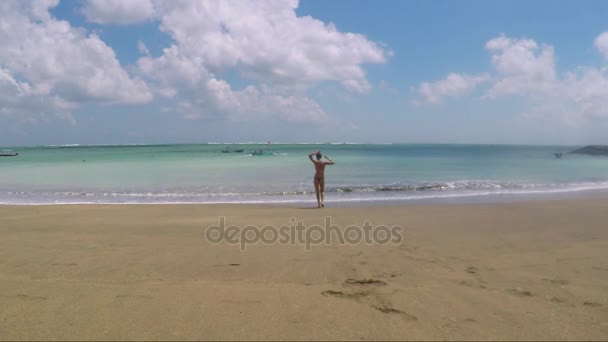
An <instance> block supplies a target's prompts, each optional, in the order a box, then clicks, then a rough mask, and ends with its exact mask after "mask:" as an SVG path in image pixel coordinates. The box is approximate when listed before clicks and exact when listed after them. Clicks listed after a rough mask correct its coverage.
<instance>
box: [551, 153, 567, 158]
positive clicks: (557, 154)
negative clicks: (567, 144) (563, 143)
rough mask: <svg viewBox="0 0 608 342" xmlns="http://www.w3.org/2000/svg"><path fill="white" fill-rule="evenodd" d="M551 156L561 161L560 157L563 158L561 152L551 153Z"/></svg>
mask: <svg viewBox="0 0 608 342" xmlns="http://www.w3.org/2000/svg"><path fill="white" fill-rule="evenodd" d="M553 156H554V157H555V158H557V159H562V157H563V156H564V154H563V153H561V152H558V153H553Z"/></svg>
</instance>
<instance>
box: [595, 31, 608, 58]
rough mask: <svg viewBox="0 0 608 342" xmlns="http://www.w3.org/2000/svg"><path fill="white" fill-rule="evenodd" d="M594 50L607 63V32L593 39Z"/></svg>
mask: <svg viewBox="0 0 608 342" xmlns="http://www.w3.org/2000/svg"><path fill="white" fill-rule="evenodd" d="M595 48H596V49H597V50H598V51H599V52H600V54H602V56H603V57H604V59H605V60H606V61H608V32H603V33H602V34H600V35H599V36H597V38H595Z"/></svg>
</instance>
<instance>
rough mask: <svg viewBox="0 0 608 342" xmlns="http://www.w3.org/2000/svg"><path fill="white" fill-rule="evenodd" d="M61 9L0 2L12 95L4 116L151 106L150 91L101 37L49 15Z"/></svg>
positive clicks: (0, 37) (1, 63)
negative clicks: (85, 106)
mask: <svg viewBox="0 0 608 342" xmlns="http://www.w3.org/2000/svg"><path fill="white" fill-rule="evenodd" d="M57 3H58V0H37V1H27V2H26V1H19V0H4V1H2V2H0V21H1V22H2V25H0V46H2V49H0V68H2V73H1V80H0V82H2V83H3V85H2V87H3V89H7V91H8V89H11V90H10V92H7V93H5V94H4V96H2V97H1V98H0V112H3V113H13V115H15V113H21V114H22V115H26V114H27V115H30V116H35V115H38V114H42V113H46V112H49V111H55V112H56V113H57V114H58V115H60V116H62V117H67V116H66V113H67V110H69V109H71V108H74V107H75V106H77V105H78V104H81V103H85V102H97V103H112V104H113V103H144V102H147V101H149V100H150V99H151V98H152V94H151V92H150V91H149V89H148V87H147V85H146V84H145V83H144V82H143V81H142V80H140V79H137V78H132V77H131V76H129V74H128V73H127V72H126V71H125V70H124V69H123V68H122V67H121V65H120V63H119V62H118V60H117V59H116V56H115V54H114V51H113V50H112V49H111V48H110V47H109V46H107V45H106V44H105V43H104V42H103V41H101V40H100V39H99V37H98V36H96V35H95V34H89V33H87V32H86V31H85V30H84V29H79V28H75V27H72V26H71V25H70V24H69V23H68V22H66V21H61V20H57V19H55V18H53V17H52V16H51V15H50V14H49V8H51V7H54V6H56V5H57ZM6 94H13V95H15V97H14V99H9V98H8V96H6ZM26 99H27V100H26ZM35 103H38V104H40V105H38V106H36V105H34V104H35ZM32 106H33V107H32Z"/></svg>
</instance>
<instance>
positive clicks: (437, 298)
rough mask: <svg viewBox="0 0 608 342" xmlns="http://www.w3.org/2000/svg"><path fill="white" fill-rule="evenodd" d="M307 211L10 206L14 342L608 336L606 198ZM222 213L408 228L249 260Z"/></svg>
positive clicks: (0, 253)
mask: <svg viewBox="0 0 608 342" xmlns="http://www.w3.org/2000/svg"><path fill="white" fill-rule="evenodd" d="M306 209H310V206H305V207H284V206H268V205H196V204H192V205H171V206H169V205H72V206H0V305H2V307H3V310H2V311H0V339H2V340H15V339H19V340H23V339H34V340H40V339H70V340H74V339H85V340H91V339H93V340H99V339H112V340H116V339H119V340H124V339H127V340H129V339H139V340H141V339H145V340H151V339H155V340H158V339H160V340H173V339H182V340H183V339H211V340H217V339H222V340H239V339H240V340H242V339H248V340H268V339H270V340H277V339H290V340H335V339H348V340H403V339H414V340H446V339H447V340H482V339H483V340H486V339H491V340H497V339H502V340H505V339H506V340H606V338H608V285H606V284H608V261H607V260H608V230H606V228H605V227H606V222H608V200H606V198H589V199H576V200H544V201H542V200H539V201H529V202H514V203H483V204H448V205H444V204H431V205H425V204H418V205H390V206H371V207H365V208H361V207H348V208H336V207H334V208H325V209H322V210H306ZM220 216H224V217H225V218H226V221H227V224H234V225H238V226H246V225H257V226H260V227H261V226H263V225H275V226H280V225H282V224H289V223H290V222H292V221H290V220H291V218H295V219H296V220H301V221H302V222H304V223H305V224H306V225H315V224H318V225H321V224H323V221H324V218H325V216H330V217H331V218H332V219H333V221H332V222H333V223H335V224H337V225H339V226H340V227H342V228H344V227H347V226H349V225H361V224H362V223H363V222H364V221H365V220H369V221H371V222H372V224H374V225H388V226H390V225H401V226H403V227H404V229H405V230H404V235H403V241H402V242H401V243H400V244H396V245H367V244H363V243H360V244H346V245H343V244H339V243H333V242H332V243H331V244H329V245H326V244H319V245H315V246H313V247H312V249H311V250H310V251H306V249H305V248H304V246H302V245H299V244H295V245H289V244H279V243H274V244H264V243H257V244H253V245H250V246H248V247H247V249H246V251H241V250H240V249H239V247H238V246H234V245H229V244H226V243H219V244H214V243H211V242H209V241H208V240H205V235H204V234H205V228H206V227H209V226H210V225H213V224H217V222H218V218H219V217H220ZM237 327H238V328H237Z"/></svg>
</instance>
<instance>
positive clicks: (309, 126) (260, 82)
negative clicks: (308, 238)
mask: <svg viewBox="0 0 608 342" xmlns="http://www.w3.org/2000/svg"><path fill="white" fill-rule="evenodd" d="M168 3H170V5H167V4H168ZM212 3H214V5H210V6H206V5H205V6H203V5H201V6H203V7H204V8H202V9H198V8H194V7H196V6H198V5H199V3H198V2H190V3H188V2H187V1H186V2H185V4H178V2H163V1H160V0H137V1H133V2H131V5H130V6H125V5H124V3H123V4H121V2H120V1H112V0H106V1H102V0H90V1H65V0H63V1H60V2H58V4H54V3H53V1H50V2H48V1H47V3H46V4H43V5H42V6H37V1H31V2H30V1H25V2H20V1H17V0H7V2H5V3H3V4H2V6H5V8H2V11H1V12H2V13H3V14H0V16H7V18H8V16H10V17H11V20H14V22H13V24H12V25H11V27H12V28H11V29H12V30H14V31H13V32H11V31H10V30H4V31H0V43H2V44H3V45H5V47H6V49H5V50H6V51H9V52H5V53H0V68H2V71H3V74H0V76H3V77H4V78H3V79H1V78H0V81H4V82H5V83H6V84H5V85H3V84H0V89H3V90H4V93H5V96H0V119H2V120H3V122H4V124H3V125H1V127H0V145H4V146H7V145H9V146H10V145H33V144H71V143H80V144H108V143H116V144H122V143H189V142H208V141H214V142H217V141H220V142H235V141H266V140H272V141H283V142H326V141H354V142H378V143H384V142H406V143H416V142H420V143H427V142H440V143H513V144H588V143H607V142H606V140H605V139H606V138H605V137H606V134H605V132H606V129H607V128H608V102H607V100H605V99H606V98H608V77H607V76H605V67H606V62H607V61H608V35H606V36H602V33H604V32H606V31H608V21H606V19H605V15H604V13H607V10H608V3H607V2H605V1H532V2H530V1H397V0H393V1H353V0H348V1H347V0H332V1H320V0H308V1H307V0H303V1H300V2H299V3H293V2H278V5H277V3H275V4H271V5H268V6H266V5H264V4H265V3H264V2H262V1H254V2H252V3H250V4H249V3H247V6H249V5H251V6H253V7H251V8H247V9H243V8H240V7H246V6H245V4H246V2H245V1H243V2H240V3H239V2H225V3H224V4H225V5H217V4H218V3H217V2H212ZM285 4H287V5H285ZM216 5H217V6H216ZM138 6H139V7H138ZM180 6H182V7H180ZM188 6H194V7H193V8H188ZM40 8H42V10H40ZM199 10H200V11H199ZM47 11H48V12H47ZM293 11H295V16H291V15H290V14H291V13H292V12H293ZM193 13H197V14H196V15H195V14H193ZM307 16H309V17H312V18H313V19H314V20H313V21H314V23H311V22H310V21H307V20H305V17H307ZM245 17H246V19H243V18H245ZM12 18H16V19H12ZM268 18H270V19H268ZM311 20H312V19H311ZM63 21H65V23H64V25H63V26H61V23H63ZM264 21H268V22H267V23H266V22H264ZM241 22H244V23H245V24H243V25H241ZM205 23H219V24H218V25H215V26H213V25H210V26H209V27H207V26H205V25H206V24H205ZM330 23H333V25H335V29H333V28H328V27H329V26H328V25H329V24H330ZM66 25H67V28H66ZM256 25H262V26H260V29H259V30H258V27H257V26H256ZM307 25H313V27H314V28H313V29H309V28H308V27H309V26H307ZM316 25H320V26H316ZM211 26H213V27H211ZM218 27H219V28H218ZM332 30H333V31H332ZM218 32H219V33H218ZM221 32H223V34H221ZM336 32H337V33H336ZM351 33H352V34H355V35H357V37H358V38H356V39H355V38H352V35H351ZM19 34H22V35H23V37H21V38H19V39H20V40H17V38H15V37H16V36H19ZM92 35H93V36H92ZM91 37H92V38H91ZM294 37H295V38H294ZM604 38H606V39H604ZM29 40H31V42H29ZM258 40H259V41H258ZM252 41H253V43H251V42H252ZM138 42H140V43H139V48H138ZM45 44H49V45H48V46H46V45H45ZM101 45H103V46H101ZM19 46H25V48H15V47H19ZM100 46H101V47H100ZM171 46H174V47H175V50H173V53H172V54H171V53H168V52H167V50H164V49H168V48H169V47H171ZM256 46H258V47H259V49H258V48H256ZM55 47H56V48H57V50H55V49H54V48H55ZM224 49H225V50H224ZM214 51H215V52H217V53H214ZM38 54H39V55H38ZM32 56H35V58H34V57H32ZM251 56H254V57H251ZM285 56H290V57H285ZM331 56H338V57H337V58H335V59H332V57H331ZM172 58H173V59H172ZM178 61H179V63H178ZM180 63H183V64H180ZM100 73H101V74H100ZM450 75H451V76H450ZM15 99H17V100H15Z"/></svg>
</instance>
